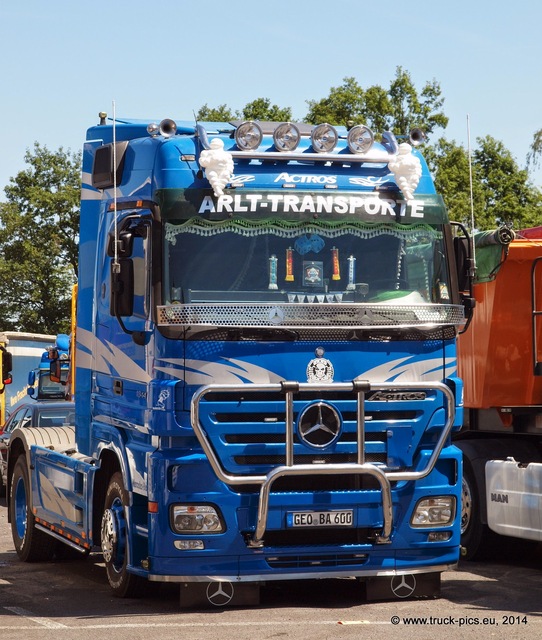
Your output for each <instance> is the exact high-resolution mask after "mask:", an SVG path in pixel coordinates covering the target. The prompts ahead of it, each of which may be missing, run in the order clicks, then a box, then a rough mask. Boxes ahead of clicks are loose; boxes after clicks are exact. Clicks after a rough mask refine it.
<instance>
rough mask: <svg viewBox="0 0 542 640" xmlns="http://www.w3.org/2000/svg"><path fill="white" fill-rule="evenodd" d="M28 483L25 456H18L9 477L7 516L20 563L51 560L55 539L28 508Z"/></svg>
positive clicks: (29, 493)
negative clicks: (9, 492)
mask: <svg viewBox="0 0 542 640" xmlns="http://www.w3.org/2000/svg"><path fill="white" fill-rule="evenodd" d="M30 495H31V489H30V482H29V477H28V467H27V465H26V460H25V458H24V456H19V458H18V459H17V462H16V463H15V467H14V469H13V476H12V478H11V496H10V502H9V515H10V520H11V535H12V537H13V544H14V545H15V551H16V552H17V555H18V556H19V558H20V559H21V560H22V561H23V562H42V561H45V560H50V559H51V558H52V557H53V555H54V553H55V549H56V545H57V542H56V540H55V539H54V538H53V537H51V536H49V535H47V533H45V532H44V531H41V530H40V529H37V528H36V524H35V518H34V514H33V513H32V509H31V507H30Z"/></svg>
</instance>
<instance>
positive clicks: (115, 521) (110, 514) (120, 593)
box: [101, 473, 144, 598]
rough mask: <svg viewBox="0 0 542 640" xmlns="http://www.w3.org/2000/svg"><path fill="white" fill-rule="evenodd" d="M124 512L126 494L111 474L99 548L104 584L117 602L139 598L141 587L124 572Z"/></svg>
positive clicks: (119, 477)
mask: <svg viewBox="0 0 542 640" xmlns="http://www.w3.org/2000/svg"><path fill="white" fill-rule="evenodd" d="M127 508H128V492H127V491H126V489H125V488H124V483H123V480H122V474H121V473H115V474H113V476H112V477H111V480H110V481H109V486H108V488H107V493H106V496H105V503H104V512H103V517H102V527H101V544H102V553H103V556H104V560H105V569H106V572H107V580H108V582H109V585H110V587H111V589H112V590H113V594H114V595H115V596H117V597H119V598H134V597H137V596H138V595H140V594H141V591H142V587H143V585H144V580H143V579H142V578H141V577H139V576H136V575H134V574H133V573H130V572H129V571H128V570H127V565H128V545H129V533H128V531H127V522H126V509H127Z"/></svg>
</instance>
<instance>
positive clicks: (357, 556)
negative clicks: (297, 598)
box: [265, 553, 368, 569]
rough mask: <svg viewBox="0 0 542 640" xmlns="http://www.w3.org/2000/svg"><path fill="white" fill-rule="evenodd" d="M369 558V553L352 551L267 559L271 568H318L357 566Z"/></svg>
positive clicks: (270, 557) (281, 556) (269, 557)
mask: <svg viewBox="0 0 542 640" xmlns="http://www.w3.org/2000/svg"><path fill="white" fill-rule="evenodd" d="M367 559H368V556H367V554H364V553H351V554H344V555H339V554H331V555H284V556H283V555H280V556H268V557H266V559H265V561H266V562H267V564H268V565H269V567H270V568H271V569H310V568H314V569H318V567H352V566H354V567H356V566H360V565H364V564H365V563H366V562H367Z"/></svg>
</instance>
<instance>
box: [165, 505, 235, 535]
mask: <svg viewBox="0 0 542 640" xmlns="http://www.w3.org/2000/svg"><path fill="white" fill-rule="evenodd" d="M171 521H172V522H171V524H172V528H173V530H174V531H175V532H176V533H198V534H201V533H221V532H222V531H223V530H224V528H223V526H222V521H221V519H220V517H219V515H218V513H217V510H216V509H215V508H214V507H211V506H209V505H193V504H176V505H173V507H172V509H171Z"/></svg>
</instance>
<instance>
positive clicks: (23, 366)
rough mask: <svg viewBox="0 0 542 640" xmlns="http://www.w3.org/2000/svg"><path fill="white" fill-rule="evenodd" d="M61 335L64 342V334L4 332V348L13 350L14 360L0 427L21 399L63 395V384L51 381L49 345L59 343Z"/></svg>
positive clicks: (0, 341)
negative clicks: (36, 388) (35, 387)
mask: <svg viewBox="0 0 542 640" xmlns="http://www.w3.org/2000/svg"><path fill="white" fill-rule="evenodd" d="M57 339H60V341H61V342H62V337H60V336H57V337H55V336H52V335H46V334H42V333H23V332H18V331H5V332H1V333H0V350H2V353H7V354H9V356H10V363H11V369H10V382H9V383H8V384H7V385H5V387H4V389H3V390H2V391H1V392H0V427H1V425H2V424H3V423H4V422H5V420H6V419H7V418H8V417H9V415H10V414H11V412H12V411H13V409H14V408H15V407H16V406H17V405H18V404H19V403H20V402H22V401H24V400H28V396H29V395H30V396H33V397H34V399H36V400H38V399H39V400H42V399H46V398H50V399H58V398H60V397H63V393H64V390H63V387H62V385H61V384H57V383H54V382H51V380H50V376H49V373H50V371H49V367H50V363H49V360H48V353H49V348H50V347H53V346H54V345H56V343H57ZM29 372H30V373H29ZM36 382H38V385H39V389H38V390H37V393H36V390H34V385H35V384H36ZM38 385H36V386H38Z"/></svg>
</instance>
